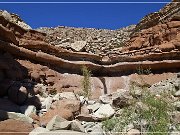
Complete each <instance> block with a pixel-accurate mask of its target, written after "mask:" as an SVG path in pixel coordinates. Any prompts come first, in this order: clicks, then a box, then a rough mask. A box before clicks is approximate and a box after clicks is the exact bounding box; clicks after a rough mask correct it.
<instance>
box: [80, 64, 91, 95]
mask: <svg viewBox="0 0 180 135" xmlns="http://www.w3.org/2000/svg"><path fill="white" fill-rule="evenodd" d="M81 71H82V74H83V80H82V87H83V95H84V96H85V97H90V96H91V82H90V78H91V71H90V70H89V69H88V68H87V67H86V66H83V67H82V69H81Z"/></svg>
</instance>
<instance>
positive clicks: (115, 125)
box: [103, 87, 174, 135]
mask: <svg viewBox="0 0 180 135" xmlns="http://www.w3.org/2000/svg"><path fill="white" fill-rule="evenodd" d="M139 88H141V91H142V96H140V97H138V98H134V102H132V104H131V106H129V107H126V108H123V109H122V110H123V111H122V112H121V113H120V114H119V116H117V117H116V116H114V117H113V118H111V119H107V120H106V121H105V122H103V126H104V128H105V129H106V130H110V131H113V132H124V131H126V128H125V127H127V125H129V124H133V125H134V126H135V128H137V129H139V130H140V131H141V132H147V135H167V134H168V130H169V125H170V124H171V121H170V118H171V116H170V112H172V111H174V107H173V105H172V102H173V101H172V100H171V99H170V95H171V94H170V93H161V94H160V96H156V95H154V94H152V93H150V92H149V91H148V89H147V87H139ZM132 93H133V92H132ZM137 102H141V103H143V105H145V106H146V107H147V108H144V107H142V108H139V107H137V105H136V103H137ZM142 120H145V121H146V122H147V124H146V125H143V124H141V121H142ZM135 123H136V124H135ZM137 123H140V124H137Z"/></svg>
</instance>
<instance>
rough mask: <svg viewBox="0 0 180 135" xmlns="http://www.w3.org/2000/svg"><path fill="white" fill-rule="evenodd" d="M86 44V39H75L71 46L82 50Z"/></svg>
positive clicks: (76, 49)
mask: <svg viewBox="0 0 180 135" xmlns="http://www.w3.org/2000/svg"><path fill="white" fill-rule="evenodd" d="M86 44H87V43H86V41H75V42H74V43H72V44H71V47H72V49H74V50H75V51H82V50H83V48H84V46H85V45H86Z"/></svg>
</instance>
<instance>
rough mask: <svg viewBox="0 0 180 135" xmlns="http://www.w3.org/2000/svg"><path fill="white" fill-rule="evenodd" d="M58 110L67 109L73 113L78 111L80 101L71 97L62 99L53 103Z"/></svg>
mask: <svg viewBox="0 0 180 135" xmlns="http://www.w3.org/2000/svg"><path fill="white" fill-rule="evenodd" d="M53 105H54V106H56V108H58V109H59V110H63V109H67V110H70V111H71V112H72V113H73V114H75V113H79V112H80V101H78V100H72V99H63V100H59V101H56V102H54V103H53Z"/></svg>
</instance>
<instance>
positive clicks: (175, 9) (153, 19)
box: [135, 0, 180, 31]
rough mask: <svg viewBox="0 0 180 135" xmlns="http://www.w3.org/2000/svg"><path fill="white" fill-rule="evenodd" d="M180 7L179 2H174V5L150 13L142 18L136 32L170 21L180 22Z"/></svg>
mask: <svg viewBox="0 0 180 135" xmlns="http://www.w3.org/2000/svg"><path fill="white" fill-rule="evenodd" d="M179 6H180V4H179V3H178V2H176V1H175V0H172V3H169V4H167V5H166V6H165V7H163V8H162V9H160V10H159V11H158V12H155V13H150V14H148V15H146V16H145V17H144V18H142V19H141V20H140V22H139V23H138V24H137V25H136V28H135V31H139V30H142V29H147V28H150V27H152V26H155V25H157V24H159V23H164V22H167V21H168V20H178V18H179V17H178V16H179V15H180V9H179Z"/></svg>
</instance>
